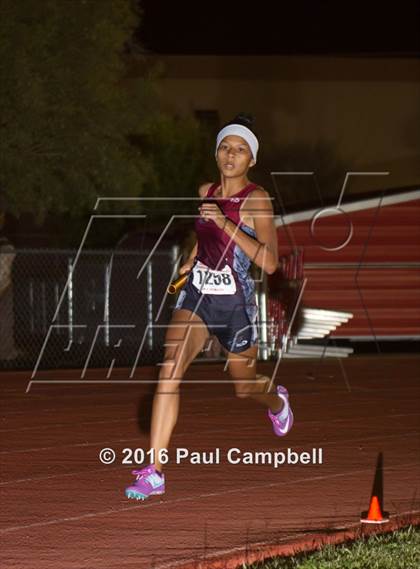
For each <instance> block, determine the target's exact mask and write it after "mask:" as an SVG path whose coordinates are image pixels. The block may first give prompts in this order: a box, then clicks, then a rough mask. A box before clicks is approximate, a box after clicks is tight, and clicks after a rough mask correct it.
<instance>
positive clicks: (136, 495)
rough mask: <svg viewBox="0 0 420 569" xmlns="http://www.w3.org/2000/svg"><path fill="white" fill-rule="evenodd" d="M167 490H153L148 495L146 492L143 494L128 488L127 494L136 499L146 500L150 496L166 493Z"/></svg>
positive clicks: (128, 496)
mask: <svg viewBox="0 0 420 569" xmlns="http://www.w3.org/2000/svg"><path fill="white" fill-rule="evenodd" d="M164 493H165V492H160V491H157V492H151V493H150V494H149V495H148V496H146V494H141V493H140V492H134V491H133V490H126V492H125V495H126V496H127V498H132V499H134V500H146V498H148V497H149V496H156V495H158V494H164Z"/></svg>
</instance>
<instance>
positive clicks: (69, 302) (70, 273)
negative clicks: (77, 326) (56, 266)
mask: <svg viewBox="0 0 420 569" xmlns="http://www.w3.org/2000/svg"><path fill="white" fill-rule="evenodd" d="M67 273H68V283H69V285H68V287H67V320H68V323H69V326H68V328H69V345H71V344H72V343H73V260H72V258H71V257H69V258H68V259H67Z"/></svg>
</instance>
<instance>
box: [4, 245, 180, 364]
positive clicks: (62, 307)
mask: <svg viewBox="0 0 420 569" xmlns="http://www.w3.org/2000/svg"><path fill="white" fill-rule="evenodd" d="M149 253H150V252H149V251H142V252H141V253H139V252H137V251H129V250H120V251H112V250H84V251H82V252H81V254H80V256H79V257H77V251H75V250H51V249H49V250H36V249H22V250H17V251H15V252H14V253H13V255H15V256H14V259H12V257H8V258H7V255H11V254H10V253H5V254H4V255H3V261H4V262H5V263H6V264H8V266H10V265H11V266H12V270H11V273H10V274H11V278H10V282H9V283H8V286H7V287H6V288H5V289H3V290H2V294H1V295H0V367H1V368H3V369H5V368H6V369H19V368H20V369H31V368H32V369H33V368H34V367H35V366H37V369H48V368H80V367H83V366H85V365H88V366H89V368H94V367H101V368H103V367H108V366H109V365H111V363H112V362H113V360H115V362H114V364H112V365H115V367H117V366H118V367H121V366H124V367H128V366H131V365H133V364H134V362H137V365H147V364H153V363H156V362H157V361H159V360H160V359H161V358H162V355H163V343H164V338H165V325H167V323H168V322H169V320H170V315H171V313H172V310H173V307H174V305H175V301H176V298H175V297H174V296H171V295H169V296H168V295H166V287H167V286H168V284H169V282H170V280H171V278H172V277H173V274H174V270H175V267H176V263H177V260H178V259H177V258H178V255H179V251H178V247H177V246H174V247H173V248H172V249H170V250H167V251H155V252H153V255H152V257H151V258H150V259H148V257H149ZM7 261H9V262H8V263H7Z"/></svg>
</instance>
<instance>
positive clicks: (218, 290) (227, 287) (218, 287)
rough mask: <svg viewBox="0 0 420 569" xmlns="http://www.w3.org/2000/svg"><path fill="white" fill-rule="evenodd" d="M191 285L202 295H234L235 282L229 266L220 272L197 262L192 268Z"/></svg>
mask: <svg viewBox="0 0 420 569" xmlns="http://www.w3.org/2000/svg"><path fill="white" fill-rule="evenodd" d="M193 285H194V286H195V288H196V289H197V290H198V291H199V292H201V293H202V294H235V292H236V281H235V278H234V276H233V274H232V269H231V268H230V267H229V265H225V267H224V269H222V270H221V271H216V270H214V269H210V268H209V267H208V266H207V265H205V264H204V263H201V262H200V261H197V263H196V264H195V265H194V268H193Z"/></svg>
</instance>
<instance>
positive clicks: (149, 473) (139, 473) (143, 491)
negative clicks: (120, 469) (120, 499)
mask: <svg viewBox="0 0 420 569" xmlns="http://www.w3.org/2000/svg"><path fill="white" fill-rule="evenodd" d="M131 473H132V474H134V475H136V481H135V482H134V484H133V485H132V486H128V488H126V489H125V495H126V496H127V498H135V499H136V500H145V499H146V498H148V497H149V496H152V495H154V494H164V493H165V475H164V474H160V473H159V472H158V471H157V470H156V468H155V467H154V466H153V464H151V465H150V466H146V468H142V469H141V470H132V472H131Z"/></svg>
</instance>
